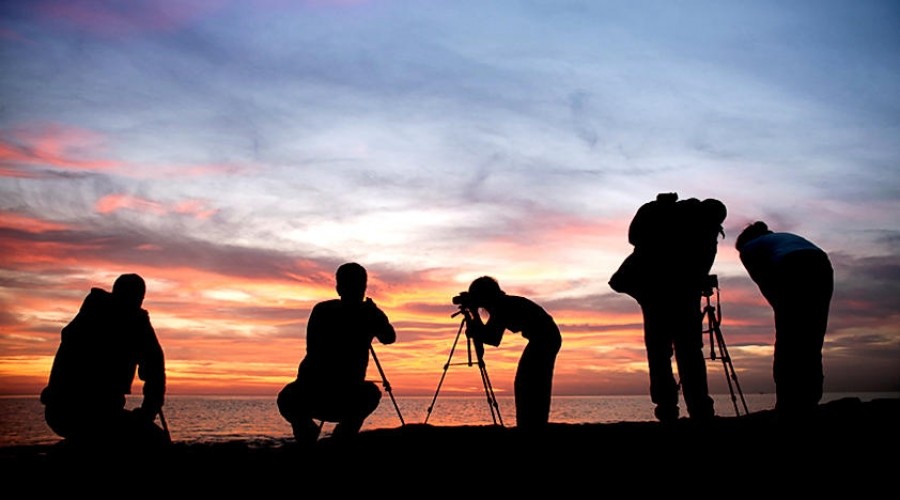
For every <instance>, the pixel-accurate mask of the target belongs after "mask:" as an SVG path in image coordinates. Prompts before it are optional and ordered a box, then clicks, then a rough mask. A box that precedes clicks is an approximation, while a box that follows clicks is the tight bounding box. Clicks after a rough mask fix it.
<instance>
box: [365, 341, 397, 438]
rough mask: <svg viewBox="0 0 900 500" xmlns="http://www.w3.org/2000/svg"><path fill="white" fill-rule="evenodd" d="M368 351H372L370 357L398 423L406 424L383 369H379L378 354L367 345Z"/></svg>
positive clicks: (373, 348)
mask: <svg viewBox="0 0 900 500" xmlns="http://www.w3.org/2000/svg"><path fill="white" fill-rule="evenodd" d="M369 351H370V352H371V353H372V359H373V360H374V361H375V366H376V367H378V373H379V374H380V375H381V383H382V385H383V386H384V390H385V391H387V393H388V395H389V396H390V397H391V402H392V403H394V409H395V410H397V416H398V417H400V425H401V426H404V425H406V422H404V421H403V415H402V414H401V413H400V406H399V405H397V400H396V399H394V392H393V391H392V390H391V384H390V382H388V379H387V377H386V376H385V375H384V370H382V369H381V363H379V362H378V356H376V355H375V347H373V346H372V345H369Z"/></svg>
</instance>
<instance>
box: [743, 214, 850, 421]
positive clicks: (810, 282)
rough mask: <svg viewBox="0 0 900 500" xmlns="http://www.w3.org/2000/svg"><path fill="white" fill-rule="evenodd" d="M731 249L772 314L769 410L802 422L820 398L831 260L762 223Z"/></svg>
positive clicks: (831, 284) (745, 232)
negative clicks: (771, 403)
mask: <svg viewBox="0 0 900 500" xmlns="http://www.w3.org/2000/svg"><path fill="white" fill-rule="evenodd" d="M735 248H736V249H737V251H738V252H739V254H740V258H741V262H742V263H743V264H744V267H745V268H746V269H747V272H748V273H749V274H750V278H751V279H752V280H753V281H754V282H755V283H756V284H757V286H758V287H759V290H760V292H761V293H762V294H763V296H764V297H765V298H766V300H767V301H768V302H769V305H770V306H771V307H772V309H773V311H774V313H775V360H774V363H773V378H774V379H775V410H776V412H777V414H778V415H779V416H780V417H782V418H786V419H792V418H801V419H802V418H805V417H807V416H809V415H810V413H811V412H812V411H813V410H815V408H816V407H817V406H818V404H819V400H820V399H821V398H822V384H823V382H824V378H825V377H824V372H823V368H822V346H823V344H824V342H825V331H826V330H827V328H828V310H829V307H830V304H831V296H832V293H833V292H834V270H833V269H832V266H831V261H830V260H829V259H828V255H827V254H826V253H825V251H823V250H822V249H821V248H819V247H818V246H816V245H815V244H813V243H812V242H810V241H809V240H807V239H805V238H803V237H801V236H797V235H795V234H791V233H786V232H773V231H772V230H770V229H769V227H768V225H766V223H765V222H762V221H756V222H754V223H752V224H750V225H748V226H747V227H746V228H745V229H744V230H743V231H742V232H741V234H740V235H739V236H738V237H737V241H736V242H735Z"/></svg>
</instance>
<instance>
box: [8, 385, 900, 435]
mask: <svg viewBox="0 0 900 500" xmlns="http://www.w3.org/2000/svg"><path fill="white" fill-rule="evenodd" d="M713 397H714V399H715V403H716V412H717V414H719V415H721V416H735V415H737V414H738V413H740V414H744V413H745V412H744V402H746V405H747V409H748V410H749V411H750V412H751V413H753V412H758V411H764V410H770V409H772V408H773V407H774V404H775V396H774V394H744V397H743V401H742V400H741V398H740V397H739V395H738V396H736V397H735V398H734V399H732V397H731V396H730V395H729V394H721V395H714V396H713ZM844 397H858V398H860V399H861V400H863V401H870V400H872V399H876V398H884V397H887V398H897V397H900V394H898V393H829V394H826V395H825V397H824V398H823V400H822V402H823V403H825V402H828V401H833V400H836V399H841V398H844ZM138 404H140V397H137V398H136V399H134V400H130V401H129V406H136V405H138ZM735 404H737V410H736V409H735ZM492 409H493V410H494V411H493V412H492V411H491V410H492ZM429 410H430V411H429ZM163 412H164V415H165V419H166V423H167V425H168V428H169V432H170V433H171V435H172V439H173V440H174V441H176V442H189V443H203V442H223V441H232V440H244V441H247V442H249V443H251V444H256V445H260V446H263V445H266V444H267V443H268V444H271V443H276V442H280V441H282V440H284V439H289V438H291V426H290V424H288V423H287V422H286V421H285V420H284V419H283V418H282V417H281V415H280V414H279V413H278V408H277V406H276V404H275V398H273V397H262V396H246V397H234V396H180V395H171V396H168V397H167V399H166V406H165V408H164V411H163ZM515 417H516V414H515V402H514V400H513V398H512V397H498V398H497V405H496V407H495V406H493V405H491V404H490V403H489V400H488V398H487V396H480V397H456V396H446V397H445V396H439V397H437V398H436V399H435V398H434V397H433V396H422V397H402V398H396V405H395V404H394V401H392V400H391V398H390V397H389V395H388V394H385V395H384V397H383V398H382V400H381V404H380V405H379V407H378V409H377V410H375V412H374V413H373V414H372V415H370V416H369V418H368V419H367V420H366V422H365V424H364V425H363V430H370V429H382V428H396V427H400V426H401V425H403V424H424V423H427V424H429V425H435V426H457V425H492V424H498V425H499V424H502V425H505V426H507V427H512V426H515V421H516V420H515ZM401 419H402V420H401ZM654 420H655V419H654V417H653V405H652V403H651V402H650V398H649V396H643V395H642V396H554V398H553V401H552V407H551V412H550V421H551V422H555V423H612V422H640V421H654ZM157 422H159V421H157ZM332 428H333V424H331V423H325V425H324V427H323V432H322V436H323V437H326V436H328V435H329V434H330V433H331V430H332ZM59 440H60V438H59V437H58V436H57V435H55V434H54V433H53V431H51V430H50V428H49V427H47V425H46V423H45V422H44V417H43V406H42V405H41V403H40V401H39V400H38V397H37V396H0V447H3V446H16V445H38V444H53V443H57V442H58V441H59Z"/></svg>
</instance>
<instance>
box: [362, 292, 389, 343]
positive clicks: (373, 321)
mask: <svg viewBox="0 0 900 500" xmlns="http://www.w3.org/2000/svg"><path fill="white" fill-rule="evenodd" d="M363 307H365V308H366V311H367V314H368V320H369V326H370V327H371V328H372V333H373V335H374V336H375V338H377V339H378V341H379V342H381V343H382V344H393V343H394V342H395V341H396V340H397V331H396V330H394V326H393V325H391V322H390V320H389V319H388V317H387V314H385V313H384V311H382V310H381V309H379V308H378V306H377V305H375V302H374V301H373V300H372V299H371V298H368V299H366V302H365V304H364V306H363Z"/></svg>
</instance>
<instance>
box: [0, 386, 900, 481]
mask: <svg viewBox="0 0 900 500" xmlns="http://www.w3.org/2000/svg"><path fill="white" fill-rule="evenodd" d="M897 422H900V399H890V398H888V399H876V400H872V401H866V402H862V401H860V400H859V399H858V398H845V399H840V400H836V401H832V402H829V403H825V404H823V405H821V406H820V407H819V411H818V414H817V417H816V419H815V421H807V422H805V423H803V424H791V425H790V426H787V425H785V424H783V423H780V422H779V421H778V419H777V417H776V415H775V414H774V412H773V411H762V412H756V413H751V414H749V415H743V416H723V417H716V418H715V419H713V421H712V422H709V423H708V424H704V425H698V423H696V422H693V421H691V420H690V419H687V418H682V419H679V420H678V421H676V422H674V423H671V424H663V423H659V422H618V423H586V424H553V423H551V424H550V425H549V426H548V427H547V428H546V429H545V430H544V432H541V433H527V432H522V431H520V430H519V429H517V428H515V427H502V426H493V425H483V426H481V425H479V426H431V425H427V424H407V425H405V426H401V427H397V428H392V429H374V430H368V431H363V432H361V433H360V434H359V435H357V436H356V437H355V439H352V440H345V441H340V440H336V439H331V438H323V439H320V440H319V442H318V443H317V444H316V446H315V447H313V448H312V449H309V448H305V447H297V446H294V445H293V443H292V440H290V439H285V440H280V441H274V442H267V443H253V442H248V441H233V442H225V443H217V444H202V443H193V444H192V443H189V442H183V443H182V442H176V443H175V444H174V445H173V447H172V449H171V450H169V451H168V452H167V454H166V455H165V456H155V457H143V460H144V463H142V464H140V465H142V466H146V465H150V467H144V468H143V469H141V472H139V473H137V475H136V476H135V477H136V480H137V482H136V483H134V484H135V485H136V484H142V485H144V486H143V487H144V488H145V489H146V488H151V490H152V491H154V492H159V493H165V492H169V493H170V494H172V495H176V494H184V493H188V492H192V491H193V492H212V491H226V492H235V491H237V490H236V489H235V488H250V489H252V490H253V491H255V492H257V493H259V492H261V491H263V490H266V489H270V490H271V491H273V492H278V491H283V490H282V489H281V488H288V489H289V490H296V491H299V489H300V488H313V489H315V488H318V487H321V486H322V485H327V487H328V488H331V489H332V491H333V492H338V493H339V492H342V491H345V492H355V491H368V492H371V493H381V494H383V495H387V494H390V495H391V496H401V497H407V496H413V495H415V496H417V497H422V496H425V497H430V496H432V495H437V496H440V497H444V496H446V495H447V494H453V495H454V496H455V495H462V496H468V495H470V494H473V495H475V496H482V495H484V494H486V493H492V494H493V493H496V494H504V495H505V494H511V493H523V492H529V491H547V489H548V488H551V489H552V491H554V492H556V495H554V496H560V495H562V496H566V494H567V492H571V493H572V494H576V493H578V492H586V491H592V490H593V491H597V492H598V495H600V496H603V492H606V494H607V495H612V492H613V491H621V488H632V489H634V490H635V491H636V492H638V493H648V492H650V491H669V492H670V493H672V492H675V491H676V490H678V489H679V486H678V484H679V481H681V480H682V479H683V478H684V477H685V475H688V476H694V477H695V478H696V482H697V483H698V484H701V485H703V486H702V488H703V489H704V490H705V491H703V492H698V494H699V495H700V496H704V497H707V496H708V497H717V498H718V497H728V496H732V495H735V496H745V495H747V494H749V493H751V492H759V493H763V492H775V491H778V490H779V489H781V490H785V491H792V490H793V491H797V492H800V491H803V492H806V493H808V492H837V491H841V492H848V493H850V492H852V493H854V495H856V496H859V495H868V494H872V495H874V494H876V493H878V492H880V491H881V489H883V488H885V487H894V481H895V474H896V471H897V470H898V468H897V467H898V465H900V459H898V457H897V455H896V450H897V449H898V445H900V440H898V429H897ZM660 457H662V458H660ZM667 457H668V458H667ZM105 458H106V459H105V460H104V457H89V458H85V457H83V456H77V455H73V454H69V453H67V452H66V449H65V445H64V443H61V444H58V445H55V446H53V445H51V446H17V447H7V448H3V449H2V450H0V470H3V472H4V476H5V477H6V478H7V485H8V487H10V488H13V487H14V486H15V485H16V484H17V483H23V484H25V485H31V486H35V485H40V488H39V489H38V490H35V492H41V491H47V489H48V488H53V487H58V488H65V491H67V492H71V491H73V488H74V489H77V488H78V486H81V487H83V488H85V489H88V488H90V491H97V488H98V487H99V486H98V485H100V486H102V485H104V484H106V485H109V484H110V483H109V482H108V481H106V482H104V481H103V480H102V478H103V477H105V476H106V472H107V471H108V470H110V469H113V470H119V469H128V470H132V469H135V470H136V469H137V468H136V463H135V462H133V461H132V462H129V461H123V460H121V459H114V458H113V457H105ZM676 458H677V459H676ZM135 460H140V459H135ZM100 471H103V472H100ZM119 477H122V476H119ZM36 478H39V479H36ZM48 478H53V479H54V481H47V479H48ZM92 478H93V479H96V480H97V481H99V482H96V481H92ZM679 478H681V479H679ZM57 479H58V480H57ZM42 480H43V481H42ZM614 489H617V490H614ZM310 491H313V490H310ZM316 491H318V490H316Z"/></svg>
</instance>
